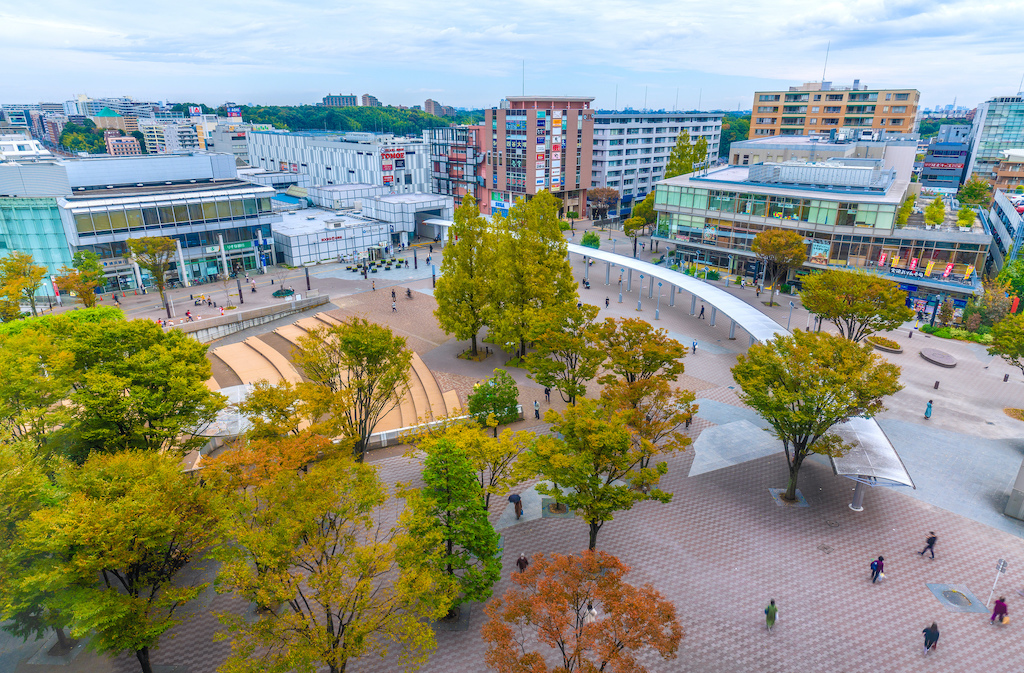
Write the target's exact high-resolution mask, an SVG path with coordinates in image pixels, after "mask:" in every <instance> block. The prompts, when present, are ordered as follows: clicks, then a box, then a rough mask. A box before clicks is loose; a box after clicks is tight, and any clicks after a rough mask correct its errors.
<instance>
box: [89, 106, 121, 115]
mask: <svg viewBox="0 0 1024 673" xmlns="http://www.w3.org/2000/svg"><path fill="white" fill-rule="evenodd" d="M94 116H96V117H120V116H121V115H120V114H118V113H116V112H114V111H113V110H111V109H110V108H108V107H105V108H103V109H102V110H100V111H99V112H97V113H96V114H95V115H94Z"/></svg>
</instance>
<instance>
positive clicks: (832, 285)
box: [800, 269, 914, 341]
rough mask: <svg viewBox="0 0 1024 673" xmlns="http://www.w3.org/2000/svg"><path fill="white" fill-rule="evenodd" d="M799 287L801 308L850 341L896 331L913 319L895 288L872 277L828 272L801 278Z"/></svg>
mask: <svg viewBox="0 0 1024 673" xmlns="http://www.w3.org/2000/svg"><path fill="white" fill-rule="evenodd" d="M803 285H804V287H803V291H802V292H800V300H801V301H803V303H804V307H805V308H806V309H807V310H809V311H810V312H811V313H813V314H815V315H818V316H821V317H822V318H823V319H825V320H831V321H832V323H833V324H834V325H835V326H836V327H837V328H838V329H839V333H840V334H841V335H842V336H844V337H846V338H847V339H850V340H851V341H860V340H861V339H863V338H864V337H866V336H869V335H871V334H874V333H875V332H887V331H889V330H893V329H896V328H897V327H899V326H900V325H902V324H903V323H904V322H906V321H907V320H910V319H912V318H913V317H914V312H913V311H912V310H911V309H909V308H907V293H906V292H904V291H903V290H901V289H900V287H899V284H898V283H894V282H892V281H891V280H886V279H885V278H882V277H880V276H877V275H875V274H871V273H865V272H862V271H843V270H839V269H828V270H825V271H822V272H820V273H811V274H808V275H806V276H804V283H803Z"/></svg>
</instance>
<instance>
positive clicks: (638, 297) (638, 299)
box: [636, 274, 654, 311]
mask: <svg viewBox="0 0 1024 673" xmlns="http://www.w3.org/2000/svg"><path fill="white" fill-rule="evenodd" d="M651 284H652V285H653V284H654V279H653V278H651ZM643 298H644V275H643V274H640V291H639V292H637V293H636V310H638V311H642V310H644V309H643V307H642V306H641V305H640V302H641V301H643Z"/></svg>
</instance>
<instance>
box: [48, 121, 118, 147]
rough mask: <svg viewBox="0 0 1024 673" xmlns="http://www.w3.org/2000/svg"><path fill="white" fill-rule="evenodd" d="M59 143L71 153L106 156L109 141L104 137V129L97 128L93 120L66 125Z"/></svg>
mask: <svg viewBox="0 0 1024 673" xmlns="http://www.w3.org/2000/svg"><path fill="white" fill-rule="evenodd" d="M57 142H58V143H59V144H60V145H62V146H63V147H66V148H67V149H68V150H69V151H71V152H87V153H88V154H105V153H106V151H107V140H106V138H105V137H104V135H103V129H101V128H97V127H96V124H95V122H93V120H91V119H86V120H85V122H84V123H83V124H75V123H74V122H67V123H66V124H64V128H63V129H61V132H60V139H59V140H58V141H57Z"/></svg>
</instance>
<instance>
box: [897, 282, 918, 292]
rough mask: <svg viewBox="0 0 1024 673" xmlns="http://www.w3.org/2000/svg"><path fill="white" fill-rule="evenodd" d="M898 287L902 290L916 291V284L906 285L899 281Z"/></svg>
mask: <svg viewBox="0 0 1024 673" xmlns="http://www.w3.org/2000/svg"><path fill="white" fill-rule="evenodd" d="M900 289H901V290H903V291H904V292H917V286H916V285H907V284H906V283H900Z"/></svg>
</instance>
